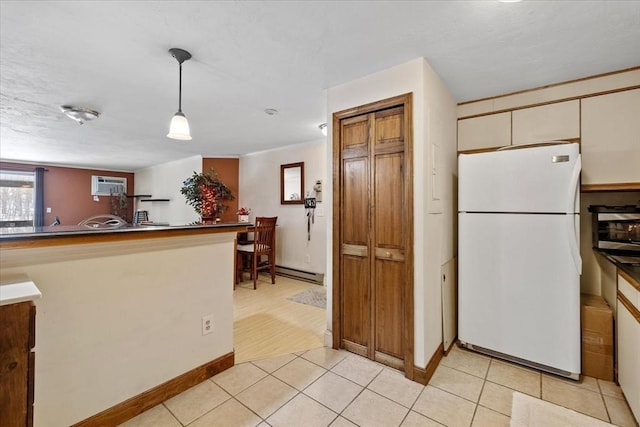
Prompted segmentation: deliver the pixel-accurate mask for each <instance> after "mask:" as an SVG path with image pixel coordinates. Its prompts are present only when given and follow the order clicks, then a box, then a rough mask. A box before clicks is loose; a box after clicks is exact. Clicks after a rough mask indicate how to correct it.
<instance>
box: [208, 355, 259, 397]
mask: <svg viewBox="0 0 640 427" xmlns="http://www.w3.org/2000/svg"><path fill="white" fill-rule="evenodd" d="M266 376H267V373H266V372H265V371H263V370H262V369H260V368H258V367H257V366H254V365H252V364H251V363H241V364H240V365H235V366H233V367H231V368H229V369H227V370H226V371H224V372H221V373H219V374H218V375H216V376H214V377H213V378H211V380H212V381H213V382H214V383H216V384H218V385H219V386H220V387H222V388H223V389H225V390H226V392H227V393H229V394H231V395H232V396H235V395H236V394H238V393H240V392H241V391H242V390H244V389H246V388H247V387H249V386H252V385H253V384H255V383H257V382H258V381H260V380H261V379H262V378H264V377H266Z"/></svg>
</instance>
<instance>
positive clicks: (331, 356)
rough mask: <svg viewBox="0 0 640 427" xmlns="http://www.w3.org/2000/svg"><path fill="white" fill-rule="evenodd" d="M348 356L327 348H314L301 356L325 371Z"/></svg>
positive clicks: (342, 352) (345, 353)
mask: <svg viewBox="0 0 640 427" xmlns="http://www.w3.org/2000/svg"><path fill="white" fill-rule="evenodd" d="M347 356H348V353H347V352H344V351H338V350H334V349H332V348H328V347H320V348H314V349H312V350H309V351H307V352H305V353H303V354H302V357H303V358H305V359H307V360H308V361H310V362H313V363H315V364H316V365H320V366H322V367H323V368H325V369H331V368H333V367H334V366H335V365H336V364H337V363H338V362H340V361H341V360H342V359H344V358H345V357H347Z"/></svg>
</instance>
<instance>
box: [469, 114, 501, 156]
mask: <svg viewBox="0 0 640 427" xmlns="http://www.w3.org/2000/svg"><path fill="white" fill-rule="evenodd" d="M506 145H511V112H510V111H508V112H506V113H499V114H491V115H488V116H481V117H473V118H470V119H461V120H458V151H465V150H480V149H484V148H496V147H504V146H506Z"/></svg>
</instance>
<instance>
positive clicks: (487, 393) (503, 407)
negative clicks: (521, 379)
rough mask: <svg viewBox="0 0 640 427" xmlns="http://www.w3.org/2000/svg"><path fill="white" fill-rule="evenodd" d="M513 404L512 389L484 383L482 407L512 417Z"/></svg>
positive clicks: (481, 399) (488, 382)
mask: <svg viewBox="0 0 640 427" xmlns="http://www.w3.org/2000/svg"><path fill="white" fill-rule="evenodd" d="M512 402H513V390H512V389H510V388H507V387H505V386H502V385H500V384H494V383H492V382H490V381H486V382H485V383H484V387H483V388H482V394H481V395H480V402H479V403H480V405H482V406H485V407H487V408H489V409H492V410H494V411H497V412H500V413H502V414H504V415H507V416H509V417H510V416H511V404H512Z"/></svg>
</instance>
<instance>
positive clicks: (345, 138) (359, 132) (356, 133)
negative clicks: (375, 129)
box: [341, 114, 369, 152]
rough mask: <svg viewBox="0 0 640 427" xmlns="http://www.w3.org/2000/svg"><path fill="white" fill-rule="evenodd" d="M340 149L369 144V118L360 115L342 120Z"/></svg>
mask: <svg viewBox="0 0 640 427" xmlns="http://www.w3.org/2000/svg"><path fill="white" fill-rule="evenodd" d="M341 142H342V147H341V148H342V151H345V150H354V149H360V150H364V151H365V152H366V150H367V147H368V145H369V118H368V116H367V115H366V114H365V115H362V116H358V117H353V118H350V119H346V120H343V121H342V140H341Z"/></svg>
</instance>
